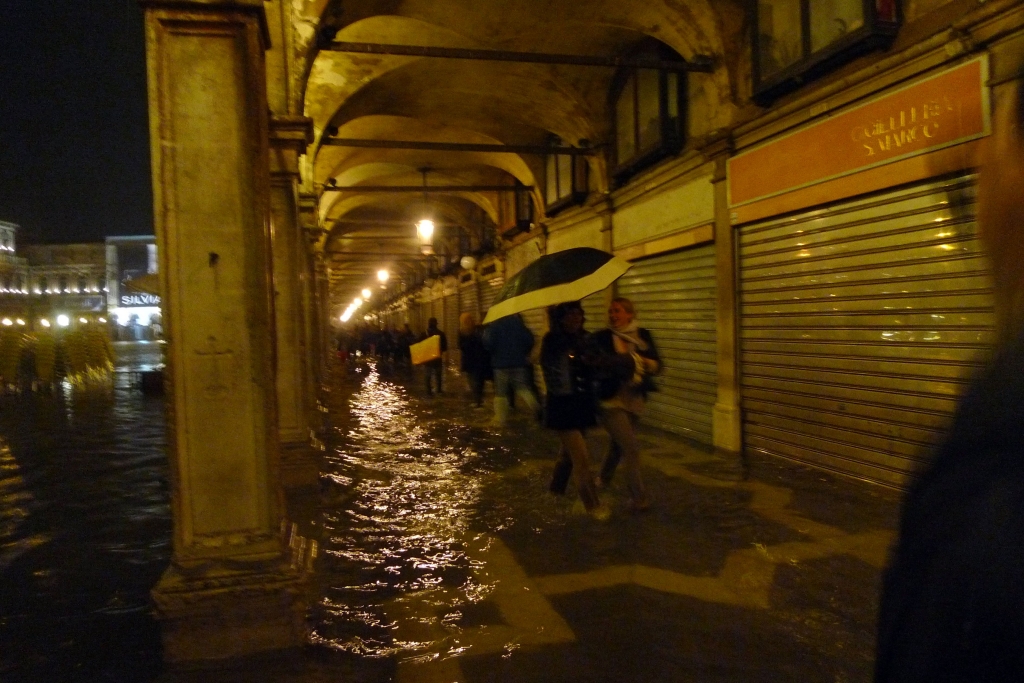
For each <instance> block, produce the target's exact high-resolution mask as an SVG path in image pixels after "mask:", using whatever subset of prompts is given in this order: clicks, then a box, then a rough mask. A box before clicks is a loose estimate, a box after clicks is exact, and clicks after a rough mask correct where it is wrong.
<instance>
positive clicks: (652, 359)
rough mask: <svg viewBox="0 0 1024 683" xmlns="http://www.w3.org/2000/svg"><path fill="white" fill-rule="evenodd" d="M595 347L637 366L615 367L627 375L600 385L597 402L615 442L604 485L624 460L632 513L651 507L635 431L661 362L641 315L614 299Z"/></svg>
mask: <svg viewBox="0 0 1024 683" xmlns="http://www.w3.org/2000/svg"><path fill="white" fill-rule="evenodd" d="M593 343H594V346H595V347H597V349H598V350H599V351H600V352H601V353H602V354H605V355H615V356H620V357H623V359H625V358H629V359H630V360H631V361H632V362H624V363H622V364H618V363H616V364H614V365H615V367H616V368H625V372H622V371H612V372H606V373H604V374H603V376H602V377H601V378H600V379H599V381H598V385H597V397H598V400H599V401H600V418H601V422H602V423H603V424H604V426H605V428H606V429H607V430H608V434H609V436H611V444H610V447H609V450H608V455H607V457H605V461H604V465H603V466H602V467H601V475H600V480H599V481H600V483H601V484H602V485H604V486H607V485H608V484H609V483H611V480H612V476H613V475H614V474H615V468H616V466H617V465H618V463H619V460H620V459H621V460H625V462H626V471H627V478H628V482H627V485H628V487H629V493H630V497H631V498H632V508H633V510H636V511H640V510H646V509H647V508H648V507H649V506H650V501H649V500H648V498H647V492H646V491H645V489H644V483H643V478H642V477H641V475H640V446H639V444H638V443H637V438H636V426H637V424H638V423H639V421H640V414H641V413H642V412H643V409H644V403H645V402H646V400H647V392H648V391H650V390H651V389H652V388H653V387H654V383H653V382H652V381H651V376H652V375H654V374H655V373H657V372H658V371H659V370H660V369H661V359H660V357H659V356H658V349H657V347H655V345H654V338H653V337H652V336H651V333H650V332H649V331H647V330H646V329H644V328H643V327H640V326H638V325H637V323H636V309H635V308H634V307H633V302H632V301H630V300H629V299H627V298H625V297H616V298H615V299H612V303H611V306H609V308H608V327H606V328H605V329H603V330H600V331H598V332H595V333H594V334H593Z"/></svg>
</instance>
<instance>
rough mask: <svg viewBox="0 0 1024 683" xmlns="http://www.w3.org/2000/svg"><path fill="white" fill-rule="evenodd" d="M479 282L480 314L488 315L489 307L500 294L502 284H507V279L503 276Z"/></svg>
mask: <svg viewBox="0 0 1024 683" xmlns="http://www.w3.org/2000/svg"><path fill="white" fill-rule="evenodd" d="M479 284H480V314H481V315H487V309H488V308H490V307H491V304H493V303H494V299H495V297H497V296H498V292H499V291H500V290H501V286H502V285H504V284H505V281H504V280H502V278H501V277H496V278H494V279H492V280H487V281H481V282H480V283H479Z"/></svg>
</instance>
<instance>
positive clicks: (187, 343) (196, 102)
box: [141, 0, 302, 662]
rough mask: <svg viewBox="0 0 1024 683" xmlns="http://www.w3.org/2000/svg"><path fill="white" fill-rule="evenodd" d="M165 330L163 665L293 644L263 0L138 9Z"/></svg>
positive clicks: (159, 603)
mask: <svg viewBox="0 0 1024 683" xmlns="http://www.w3.org/2000/svg"><path fill="white" fill-rule="evenodd" d="M141 4H142V5H143V7H144V9H145V13H146V52H147V62H148V70H149V73H148V76H149V115H150V138H151V149H152V165H153V196H154V205H155V206H154V208H155V211H154V213H155V218H156V234H157V242H158V244H159V253H160V260H161V264H160V276H161V284H162V287H163V293H164V295H165V296H164V303H163V306H164V330H165V335H166V337H167V340H168V343H167V388H168V430H169V434H168V436H169V439H168V440H169V456H170V460H171V509H172V515H173V522H174V537H173V543H174V545H173V554H172V559H171V566H170V567H169V568H168V570H167V572H166V573H165V574H164V576H163V577H162V578H161V580H160V582H159V583H158V584H157V586H156V587H155V588H154V589H153V598H154V601H155V603H156V611H157V616H158V618H159V619H160V621H161V627H162V630H163V642H164V657H165V658H166V659H167V660H168V661H172V662H176V661H189V660H191V661H195V660H212V659H221V658H227V657H234V656H240V655H246V654H250V653H253V652H258V651H264V650H274V649H281V648H287V647H291V646H295V645H298V644H299V643H300V641H301V637H302V606H301V604H300V601H299V597H300V596H299V593H300V591H299V588H300V586H299V581H298V577H297V575H296V574H295V573H294V572H292V571H291V570H290V568H289V563H288V559H289V558H288V557H287V555H286V553H285V549H284V544H283V542H282V537H281V534H280V524H281V514H282V510H281V503H280V497H279V495H278V492H279V483H278V481H277V472H278V468H279V463H278V441H277V402H276V392H275V386H274V354H275V348H274V312H273V300H272V296H271V250H270V225H269V214H270V211H269V196H270V193H269V173H268V156H267V140H268V134H269V133H268V121H267V103H266V95H265V91H264V87H265V80H264V79H265V75H264V63H263V51H264V49H265V48H266V45H267V38H266V35H267V32H266V25H265V20H264V17H263V2H262V0H233V1H231V2H229V1H228V0H224V1H223V2H220V3H217V4H213V3H210V2H207V1H204V0H173V2H171V1H166V0H143V1H142V3H141Z"/></svg>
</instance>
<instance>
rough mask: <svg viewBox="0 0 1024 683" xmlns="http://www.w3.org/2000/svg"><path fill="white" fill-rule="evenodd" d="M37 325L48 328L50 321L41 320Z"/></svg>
mask: <svg viewBox="0 0 1024 683" xmlns="http://www.w3.org/2000/svg"><path fill="white" fill-rule="evenodd" d="M39 324H40V325H42V326H43V327H49V326H50V321H49V320H47V319H46V318H43V319H42V320H40V321H39Z"/></svg>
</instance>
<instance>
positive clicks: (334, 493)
mask: <svg viewBox="0 0 1024 683" xmlns="http://www.w3.org/2000/svg"><path fill="white" fill-rule="evenodd" d="M419 379H420V378H419V377H416V378H415V379H414V380H406V379H404V378H398V377H395V376H392V375H388V374H387V373H383V374H382V373H381V372H378V371H377V369H376V368H375V367H374V366H372V365H362V366H359V367H358V368H355V369H352V370H351V371H341V372H339V373H338V374H337V375H336V376H335V378H334V381H333V382H332V385H331V392H330V394H329V396H330V398H329V408H330V413H329V416H330V422H331V425H332V427H331V429H330V430H329V435H328V436H327V450H326V451H325V453H324V456H325V457H324V467H323V471H322V473H321V478H320V485H319V487H318V488H311V489H298V490H294V491H291V492H290V496H289V499H290V509H291V516H292V519H293V520H295V521H296V522H297V525H298V527H299V528H300V531H301V534H302V535H303V536H306V537H307V538H309V539H310V540H315V541H317V547H318V553H317V556H316V558H315V560H314V561H313V562H312V563H311V567H312V571H310V572H309V573H308V574H307V577H308V579H309V581H308V587H307V588H308V598H309V611H308V615H307V616H308V620H307V624H308V644H307V646H306V647H305V648H303V649H302V650H301V651H300V652H298V653H294V654H293V656H290V657H288V658H285V659H279V658H272V659H269V660H268V659H259V660H247V661H241V662H232V663H231V664H230V665H229V666H227V667H225V668H221V669H219V670H215V671H210V670H207V671H193V672H185V671H169V670H166V669H163V667H162V665H161V664H160V644H159V627H158V625H157V623H156V622H155V620H154V619H153V617H152V615H151V608H150V605H149V598H148V591H149V589H150V588H151V587H152V585H153V584H154V583H155V581H156V580H157V579H158V577H159V576H160V574H161V573H162V571H163V570H164V568H165V567H166V565H167V562H168V560H169V555H170V546H169V543H170V538H169V537H170V518H169V509H168V505H167V489H166V477H167V461H166V456H165V455H164V450H163V449H164V437H163V413H162V402H161V400H160V399H159V398H151V397H147V396H145V395H143V394H141V393H140V392H139V391H137V390H133V389H130V388H125V387H120V386H119V387H115V388H114V389H112V390H109V391H105V392H98V393H97V392H91V393H76V392H73V391H68V392H65V393H60V394H55V395H31V396H29V395H26V396H21V397H13V396H11V397H6V398H4V399H3V400H2V401H0V404H2V405H0V522H2V525H0V579H2V584H0V586H2V588H0V680H3V681H4V682H5V683H6V682H7V681H21V680H25V681H36V680H54V681H56V680H67V681H132V682H133V683H134V682H141V681H153V680H157V681H161V682H163V683H200V682H202V683H206V682H210V683H214V682H216V683H222V682H235V681H238V682H239V683H241V682H245V683H250V682H252V681H274V682H275V683H278V682H289V683H290V682H294V683H300V682H302V683H308V682H311V681H339V680H344V681H348V682H358V683H383V682H390V681H394V682H396V683H399V682H400V683H405V682H409V681H414V682H417V683H420V682H423V683H431V682H434V681H438V682H445V683H452V682H455V681H459V682H462V683H483V682H502V681H508V682H527V681H528V682H531V683H533V682H546V681H550V682H556V681H557V682H563V681H570V680H572V681H586V682H588V683H591V682H597V683H600V682H604V681H607V682H609V683H611V682H613V681H614V682H615V683H629V682H633V681H636V682H644V683H647V682H648V681H673V682H675V681H695V682H696V681H700V682H702V683H705V682H718V681H721V682H737V683H739V682H743V683H750V682H756V681H801V683H804V682H816V681H820V682H822V683H845V682H851V683H852V682H854V681H865V680H869V679H870V672H871V666H872V659H873V641H874V621H875V614H876V611H877V599H878V582H879V574H880V570H881V567H882V566H883V564H884V560H885V555H886V550H887V547H888V545H889V543H890V542H891V539H892V536H893V529H894V527H895V520H896V516H897V502H898V496H897V495H896V494H895V493H893V492H890V491H886V490H884V489H880V488H876V487H870V486H864V485H860V484H858V483H856V482H850V481H847V480H839V479H834V478H832V477H830V476H828V475H827V474H824V473H820V472H817V471H814V470H808V469H803V468H799V467H795V466H791V465H789V464H786V463H783V462H779V461H765V460H758V459H754V460H753V461H752V462H751V467H750V469H749V472H748V475H749V476H747V477H746V478H743V477H740V476H737V474H738V473H737V471H736V469H735V468H734V467H732V466H731V464H730V463H729V462H727V461H724V460H721V459H719V458H716V457H715V456H714V455H713V454H711V453H709V452H706V451H704V450H701V449H699V448H695V447H693V446H690V445H687V444H686V443H685V442H684V441H682V440H680V439H678V438H676V437H673V436H670V435H667V434H664V433H660V432H654V431H648V432H644V433H643V435H642V439H641V441H642V445H643V459H644V476H645V478H646V481H647V484H648V487H649V490H650V493H651V496H652V499H653V501H654V504H653V506H652V508H651V509H650V510H649V511H648V512H646V513H642V514H630V513H629V512H628V509H627V502H628V500H627V498H628V497H627V495H626V492H625V487H624V481H622V480H616V481H615V482H613V484H612V486H611V487H610V489H609V490H608V491H606V492H604V493H603V495H605V496H606V502H608V503H609V504H610V506H611V508H612V510H613V516H612V518H611V520H610V521H608V522H605V523H601V522H596V521H594V520H592V519H590V518H589V517H587V516H585V515H581V514H578V513H577V512H575V511H574V507H576V506H575V503H576V497H575V494H574V492H573V489H572V487H571V486H570V491H569V494H568V495H566V496H555V495H552V494H550V493H549V492H548V490H547V485H548V479H549V476H550V473H551V468H552V466H553V464H554V455H555V452H556V450H557V445H556V441H555V439H554V437H553V436H552V434H551V433H549V432H546V431H545V430H543V429H540V428H539V427H538V426H537V425H536V424H535V423H534V421H533V419H532V417H529V416H527V415H525V414H519V415H517V416H515V417H514V418H513V421H512V423H511V425H510V428H509V429H507V430H505V431H504V432H501V433H499V432H497V431H495V430H493V429H491V428H490V427H489V426H488V423H489V422H490V419H491V411H490V409H489V408H472V407H471V406H470V403H469V401H468V400H466V398H465V397H464V396H463V395H462V393H461V391H458V390H455V387H456V384H457V378H455V377H449V378H448V379H449V380H450V381H449V383H448V386H447V387H446V390H447V393H446V394H445V395H444V396H442V397H435V398H427V397H426V396H425V395H424V394H423V391H422V389H421V382H420V381H419ZM590 441H591V447H592V453H593V454H594V455H595V458H596V457H600V456H601V455H603V452H604V449H605V448H606V441H605V439H604V437H603V436H602V434H601V433H599V432H598V433H595V434H594V435H593V437H592V438H591V440H590Z"/></svg>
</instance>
